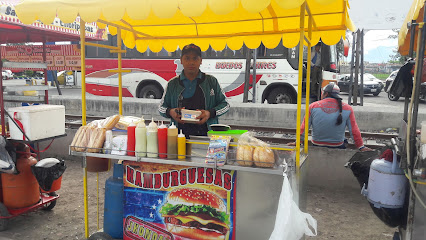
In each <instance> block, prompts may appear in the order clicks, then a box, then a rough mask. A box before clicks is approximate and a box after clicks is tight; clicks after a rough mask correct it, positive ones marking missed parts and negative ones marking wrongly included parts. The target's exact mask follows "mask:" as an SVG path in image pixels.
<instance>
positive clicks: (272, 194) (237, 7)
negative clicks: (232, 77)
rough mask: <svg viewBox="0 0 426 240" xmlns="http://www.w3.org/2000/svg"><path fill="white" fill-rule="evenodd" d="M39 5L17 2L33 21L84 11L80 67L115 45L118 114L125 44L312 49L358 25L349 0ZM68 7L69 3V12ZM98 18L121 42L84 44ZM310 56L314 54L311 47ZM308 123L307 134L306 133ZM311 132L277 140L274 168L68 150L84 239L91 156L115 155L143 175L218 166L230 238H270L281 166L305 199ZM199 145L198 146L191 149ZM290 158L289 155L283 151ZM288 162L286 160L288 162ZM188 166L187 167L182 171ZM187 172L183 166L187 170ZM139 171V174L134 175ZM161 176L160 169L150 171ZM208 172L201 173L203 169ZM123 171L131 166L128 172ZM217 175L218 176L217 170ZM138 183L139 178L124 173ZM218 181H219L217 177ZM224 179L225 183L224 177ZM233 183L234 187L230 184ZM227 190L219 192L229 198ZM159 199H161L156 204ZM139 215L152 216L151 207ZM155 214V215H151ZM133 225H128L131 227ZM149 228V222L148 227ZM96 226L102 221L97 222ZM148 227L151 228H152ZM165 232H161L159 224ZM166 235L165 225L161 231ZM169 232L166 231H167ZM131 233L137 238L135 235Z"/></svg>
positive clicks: (299, 103) (66, 18) (170, 47)
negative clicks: (73, 160) (80, 195)
mask: <svg viewBox="0 0 426 240" xmlns="http://www.w3.org/2000/svg"><path fill="white" fill-rule="evenodd" d="M43 3H44V4H39V2H38V1H35V0H34V1H32V0H27V1H23V2H22V3H21V4H20V5H18V6H17V14H18V15H19V16H21V21H23V22H26V23H31V22H33V21H34V20H36V19H38V18H39V19H40V20H41V21H42V22H45V21H47V22H48V21H51V20H52V19H53V18H54V16H55V15H56V14H57V15H58V17H60V18H61V19H62V20H63V21H64V22H67V21H71V19H74V18H75V17H76V15H77V14H79V16H80V18H81V19H82V21H81V39H80V40H81V57H82V58H81V65H82V66H85V58H84V57H85V46H97V47H105V48H108V49H110V51H111V53H117V56H118V67H117V70H114V72H116V73H117V74H118V81H119V83H118V85H119V102H118V105H119V114H120V115H122V114H123V109H122V85H121V81H122V74H123V73H125V72H128V71H129V70H126V69H122V65H121V56H122V54H123V53H125V50H123V47H122V43H124V45H125V46H126V47H128V48H135V47H136V49H137V50H138V51H140V52H144V51H146V50H147V49H148V48H149V50H151V51H153V52H159V51H161V50H162V49H165V50H167V51H170V52H172V51H175V50H176V49H177V48H178V47H182V46H184V45H187V44H189V43H194V44H196V45H198V46H200V47H201V49H202V50H203V51H205V50H207V49H208V48H209V46H211V47H212V48H213V49H215V50H222V49H224V48H225V46H227V47H228V48H230V49H232V50H237V49H240V48H241V47H242V46H243V44H244V45H245V46H247V47H248V48H251V49H255V48H257V47H259V45H260V44H261V43H262V44H263V45H264V46H265V47H267V48H274V47H276V46H277V45H278V44H280V42H282V44H283V45H284V46H286V47H288V48H292V47H295V46H297V45H298V44H299V45H300V46H302V45H304V46H307V48H308V49H310V48H311V46H312V45H314V44H315V43H317V42H318V41H319V40H320V39H321V41H322V42H323V43H325V44H328V45H334V44H336V43H337V42H338V41H340V39H342V38H345V33H346V30H347V29H349V30H354V26H353V24H352V22H351V20H350V18H349V15H348V8H349V5H348V1H346V0H338V1H335V0H306V1H303V0H298V1H294V0H272V1H271V0H263V1H258V0H241V1H239V0H233V1H232V0H231V1H229V0H226V1H225V0H217V1H207V0H201V1H200V0H193V1H177V0H164V1H152V2H151V1H124V2H116V1H101V0H99V1H91V2H90V3H87V2H86V1H84V0H81V1H73V2H72V3H71V2H69V3H66V2H63V1H54V0H47V1H44V2H43ZM64 9H67V10H66V11H64ZM93 21H97V24H98V26H100V27H108V31H109V33H110V34H112V35H117V46H116V47H115V46H105V45H101V44H94V43H87V42H86V41H85V34H84V31H85V27H84V26H85V22H93ZM303 51H304V48H303V47H300V48H299V52H298V53H297V54H296V55H298V56H300V57H299V64H298V69H299V76H298V78H299V84H298V93H299V94H298V98H297V99H298V100H297V122H298V123H300V122H301V117H302V80H303V65H304V62H303V57H302V56H303ZM307 55H308V57H307V59H310V58H311V56H310V55H311V52H310V51H308V54H307ZM85 75H86V74H85V68H84V67H83V68H82V69H81V76H82V123H83V125H86V101H85V99H86V90H85ZM306 77H307V79H310V61H307V76H306ZM309 83H310V81H306V92H308V93H309V89H310V84H309ZM305 102H306V106H305V118H306V121H307V116H308V114H306V111H307V109H308V105H309V94H307V95H306V101H305ZM307 131H308V129H306V132H305V135H307ZM187 143H192V144H199V145H197V146H200V149H201V150H200V151H201V152H203V151H204V154H205V151H206V148H204V149H203V146H206V145H205V144H206V142H203V141H202V140H196V139H192V138H191V139H189V140H187ZM307 143H308V138H305V140H304V146H303V147H301V146H302V142H301V138H300V125H299V124H297V132H296V146H295V147H288V146H275V145H274V146H272V147H273V148H276V149H277V150H279V151H282V150H284V151H288V154H287V155H285V154H283V155H282V157H280V159H282V160H283V161H284V160H285V162H282V163H277V164H276V165H275V166H274V167H273V168H254V167H243V166H237V165H234V164H225V165H224V166H217V165H213V166H212V165H208V164H206V163H205V162H204V158H203V159H202V160H201V161H200V159H197V158H196V156H191V160H186V161H177V160H161V159H159V158H147V157H134V156H117V155H112V154H102V153H89V152H76V151H70V154H72V155H77V156H82V157H83V168H84V179H83V180H84V211H85V237H86V238H87V237H89V232H90V229H89V219H88V198H87V191H88V186H87V169H86V157H98V158H111V159H121V160H126V161H131V162H134V163H135V164H136V162H138V164H137V165H138V167H136V168H133V169H132V170H130V167H131V166H133V165H135V164H130V163H129V164H127V165H125V166H126V171H135V172H136V173H137V172H139V175H140V174H143V171H147V168H153V166H155V167H156V168H157V169H158V168H164V169H169V170H170V171H172V172H173V171H182V170H185V169H187V168H192V169H194V168H202V169H204V170H202V171H206V172H207V171H210V170H208V169H213V170H214V171H215V172H216V173H217V172H222V174H223V175H221V176H222V177H224V178H225V176H224V174H228V175H227V179H228V180H230V181H231V182H230V183H232V186H233V187H231V188H232V190H233V192H229V193H228V194H225V195H226V199H227V203H228V204H227V206H228V207H229V206H233V207H235V208H234V209H233V210H230V209H228V211H229V212H231V213H232V214H231V215H232V216H231V218H232V219H233V220H232V227H231V232H232V233H231V232H230V233H229V235H228V236H230V237H229V239H236V238H238V239H267V238H269V236H270V234H271V231H272V229H273V223H274V221H275V215H276V209H277V204H278V197H279V189H280V187H281V184H282V175H283V173H284V170H285V169H287V168H285V167H284V166H285V165H286V164H287V166H288V171H287V174H288V175H289V176H290V178H291V183H292V188H293V191H294V192H295V196H294V197H295V199H296V202H298V203H299V204H300V205H301V204H303V203H302V201H301V200H303V197H301V195H300V194H302V193H303V190H299V189H301V188H303V186H304V183H303V179H304V177H303V175H304V173H306V169H304V168H306V161H305V160H306V159H307V153H308V144H307ZM194 148H195V149H194V150H197V148H198V147H194ZM285 156H287V157H285ZM285 163H286V164H285ZM185 171H186V170H185ZM185 171H184V172H185ZM136 173H135V174H136ZM151 173H153V174H156V173H157V172H151ZM201 175H203V174H201ZM124 176H126V172H125V173H124ZM218 177H219V175H218ZM127 180H129V182H130V183H131V184H133V185H137V184H136V183H135V182H133V181H134V179H131V178H129V179H127ZM218 182H220V181H218ZM222 182H223V181H222ZM228 187H229V186H228ZM225 195H223V196H222V195H221V197H223V198H224V196H225ZM159 204H160V205H161V202H159ZM144 214H145V215H144ZM144 214H141V216H142V217H141V218H143V219H147V218H149V217H151V216H150V213H149V212H145V213H144ZM154 217H155V216H154ZM127 220H129V221H133V222H132V223H131V224H133V225H132V226H137V224H138V223H140V222H139V220H140V219H139V220H138V219H124V220H123V221H127ZM128 226H130V225H128ZM150 226H151V225H150ZM98 227H99V225H98ZM155 228H156V227H155V226H151V227H150V231H152V230H153V229H155ZM159 231H160V232H161V230H159ZM162 232H163V233H164V231H162ZM164 234H166V235H167V233H164ZM133 237H134V236H133Z"/></svg>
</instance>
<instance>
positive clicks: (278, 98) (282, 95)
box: [268, 87, 296, 104]
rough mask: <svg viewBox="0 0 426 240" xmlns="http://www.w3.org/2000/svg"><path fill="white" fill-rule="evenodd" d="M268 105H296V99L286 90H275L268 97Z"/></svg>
mask: <svg viewBox="0 0 426 240" xmlns="http://www.w3.org/2000/svg"><path fill="white" fill-rule="evenodd" d="M268 103H269V104H280V103H296V98H295V97H294V96H293V94H292V93H291V92H290V91H289V90H288V89H286V88H282V87H281V88H275V89H274V90H272V91H271V92H270V93H269V95H268Z"/></svg>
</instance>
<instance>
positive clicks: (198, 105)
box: [158, 43, 229, 136]
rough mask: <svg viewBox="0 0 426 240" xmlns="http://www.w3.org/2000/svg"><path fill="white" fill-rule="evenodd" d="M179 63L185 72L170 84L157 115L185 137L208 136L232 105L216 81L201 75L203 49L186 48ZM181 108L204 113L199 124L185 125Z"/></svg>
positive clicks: (195, 47) (195, 46) (193, 46)
mask: <svg viewBox="0 0 426 240" xmlns="http://www.w3.org/2000/svg"><path fill="white" fill-rule="evenodd" d="M180 61H181V63H182V65H183V69H184V70H183V71H182V73H181V74H180V75H179V76H176V77H174V78H172V79H171V80H170V81H169V82H168V84H167V88H166V90H165V91H164V95H163V98H162V99H161V102H160V106H159V107H158V111H159V113H160V115H161V116H163V117H167V118H171V119H172V121H173V122H174V123H176V125H177V126H178V128H179V129H182V131H183V133H184V134H185V135H186V136H188V135H193V136H207V132H208V130H209V126H210V125H211V124H215V123H218V117H219V116H221V115H223V114H225V113H226V112H228V110H229V103H228V102H227V100H226V96H225V93H224V92H223V90H222V88H221V87H220V85H219V83H218V81H217V79H216V78H215V77H213V76H211V75H208V74H205V73H203V72H201V71H200V65H201V62H202V59H201V49H200V47H198V46H197V45H195V44H192V43H191V44H189V45H186V46H185V47H183V49H182V56H181V58H180ZM182 108H185V109H189V110H199V111H201V115H200V116H198V117H197V118H198V119H200V121H199V122H195V123H184V122H183V121H182V120H181V113H180V112H181V109H182Z"/></svg>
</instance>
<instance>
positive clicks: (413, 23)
mask: <svg viewBox="0 0 426 240" xmlns="http://www.w3.org/2000/svg"><path fill="white" fill-rule="evenodd" d="M416 25H417V24H416V20H411V25H410V33H411V35H410V50H409V51H408V57H410V58H413V56H414V40H415V37H416Z"/></svg>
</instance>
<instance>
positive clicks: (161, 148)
mask: <svg viewBox="0 0 426 240" xmlns="http://www.w3.org/2000/svg"><path fill="white" fill-rule="evenodd" d="M158 155H159V157H160V158H167V127H166V125H164V123H163V122H162V121H161V125H160V126H159V127H158Z"/></svg>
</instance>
